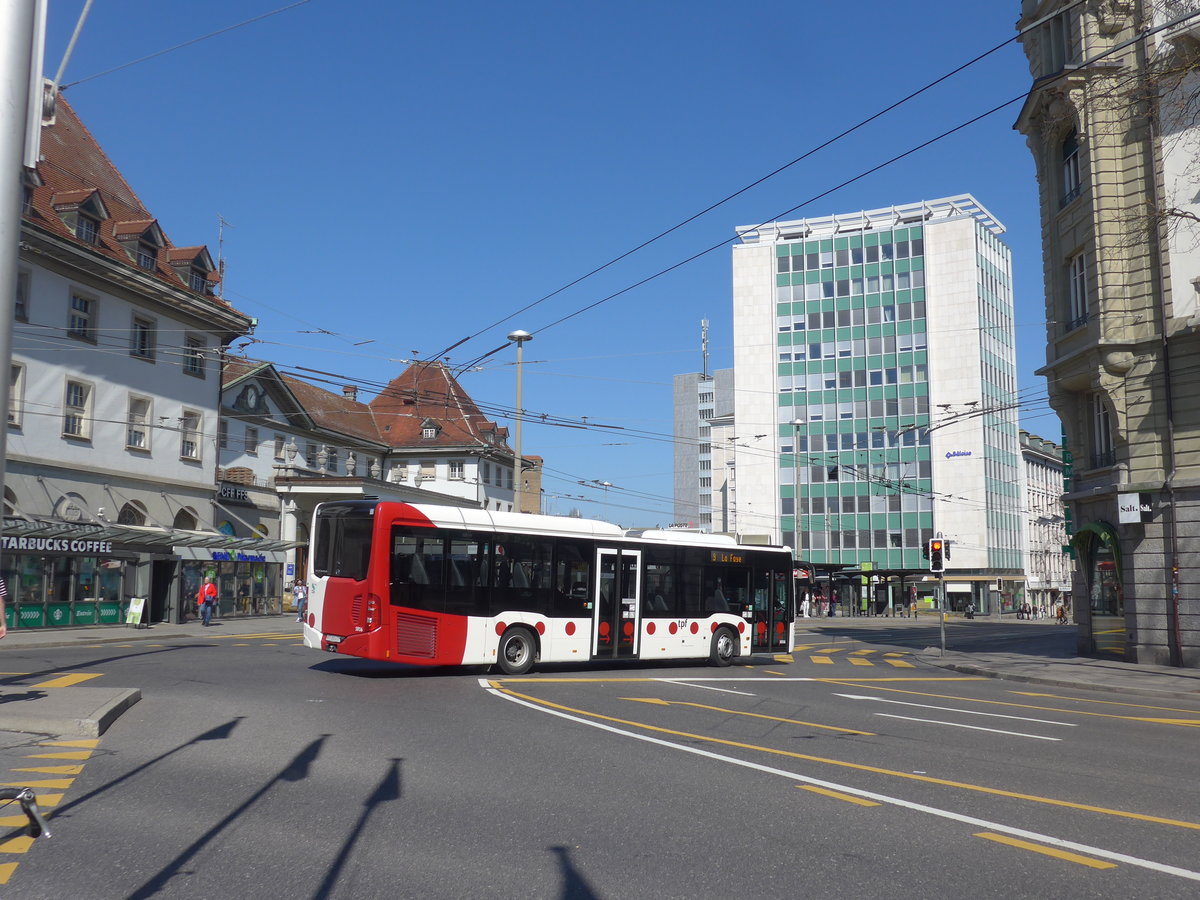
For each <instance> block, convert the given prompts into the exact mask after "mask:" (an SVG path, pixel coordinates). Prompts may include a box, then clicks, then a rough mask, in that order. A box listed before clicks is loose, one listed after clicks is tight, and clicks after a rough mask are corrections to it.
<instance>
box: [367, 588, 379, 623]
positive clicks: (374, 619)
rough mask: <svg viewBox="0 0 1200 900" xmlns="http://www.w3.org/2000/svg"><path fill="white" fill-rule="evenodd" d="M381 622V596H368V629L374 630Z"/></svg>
mask: <svg viewBox="0 0 1200 900" xmlns="http://www.w3.org/2000/svg"><path fill="white" fill-rule="evenodd" d="M378 622H379V595H378V594H367V629H368V630H370V629H371V628H374V627H375V626H376V624H377V623H378Z"/></svg>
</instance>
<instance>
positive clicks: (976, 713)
mask: <svg viewBox="0 0 1200 900" xmlns="http://www.w3.org/2000/svg"><path fill="white" fill-rule="evenodd" d="M834 696H835V697H845V698H846V699H847V700H874V701H875V702H876V703H894V704H895V705H896V706H915V707H917V709H936V710H938V711H939V712H956V713H963V714H964V715H968V716H988V717H990V718H993V719H1016V720H1017V721H1018V722H1037V723H1038V724H1040V725H1061V726H1063V727H1064V728H1078V727H1079V726H1078V725H1077V724H1076V723H1074V722H1055V721H1054V720H1052V719H1031V718H1029V717H1028V716H1006V715H1004V714H1003V713H989V712H980V711H979V710H977V709H959V708H957V707H954V706H932V705H930V704H928V703H910V702H908V701H906V700H889V699H887V698H886V697H869V696H867V695H865V694H864V695H860V694H834Z"/></svg>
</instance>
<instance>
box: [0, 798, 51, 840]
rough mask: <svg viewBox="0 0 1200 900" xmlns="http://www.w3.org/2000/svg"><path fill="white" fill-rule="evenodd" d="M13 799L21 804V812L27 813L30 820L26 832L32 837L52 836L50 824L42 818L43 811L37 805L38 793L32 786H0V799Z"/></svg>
mask: <svg viewBox="0 0 1200 900" xmlns="http://www.w3.org/2000/svg"><path fill="white" fill-rule="evenodd" d="M12 800H16V801H18V802H19V803H20V804H21V812H23V813H25V818H27V819H28V820H29V825H28V827H27V829H26V833H27V834H28V835H29V836H30V837H31V838H39V837H47V838H48V837H50V826H49V825H47V824H46V820H45V819H44V818H42V811H41V810H40V809H38V805H37V794H35V793H34V792H33V789H32V788H0V801H12Z"/></svg>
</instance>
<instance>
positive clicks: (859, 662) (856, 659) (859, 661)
mask: <svg viewBox="0 0 1200 900" xmlns="http://www.w3.org/2000/svg"><path fill="white" fill-rule="evenodd" d="M850 665H852V666H873V665H875V663H873V662H871V661H870V660H869V659H863V658H862V657H860V656H851V657H850Z"/></svg>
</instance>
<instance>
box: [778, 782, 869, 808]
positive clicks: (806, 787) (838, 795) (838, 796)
mask: <svg viewBox="0 0 1200 900" xmlns="http://www.w3.org/2000/svg"><path fill="white" fill-rule="evenodd" d="M796 787H798V788H800V790H802V791H812V792H813V793H814V794H823V795H824V796H826V797H832V798H833V799H834V800H845V801H846V802H847V803H857V804H858V805H859V806H882V805H883V804H881V803H877V802H875V801H874V800H866V799H864V798H862V797H854V796H851V795H850V794H843V793H842V792H841V791H831V790H829V788H823V787H817V786H816V785H815V784H798V785H796Z"/></svg>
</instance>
